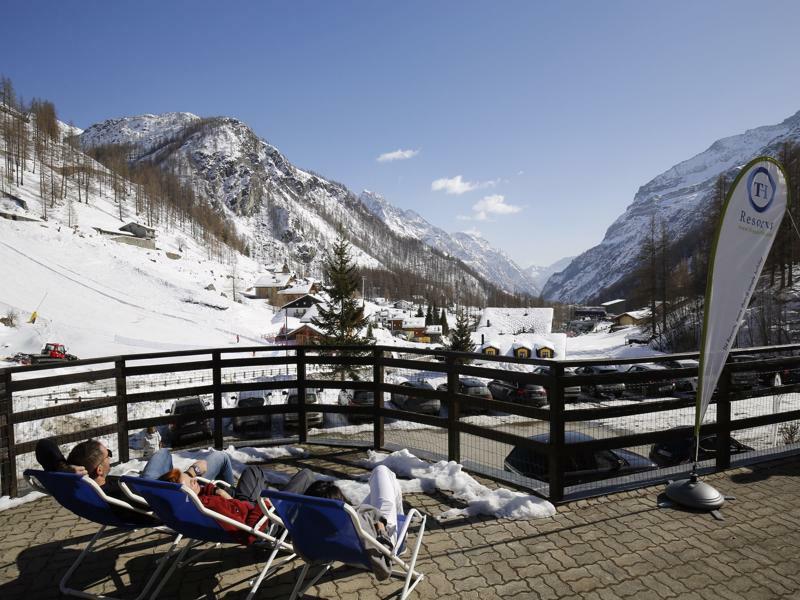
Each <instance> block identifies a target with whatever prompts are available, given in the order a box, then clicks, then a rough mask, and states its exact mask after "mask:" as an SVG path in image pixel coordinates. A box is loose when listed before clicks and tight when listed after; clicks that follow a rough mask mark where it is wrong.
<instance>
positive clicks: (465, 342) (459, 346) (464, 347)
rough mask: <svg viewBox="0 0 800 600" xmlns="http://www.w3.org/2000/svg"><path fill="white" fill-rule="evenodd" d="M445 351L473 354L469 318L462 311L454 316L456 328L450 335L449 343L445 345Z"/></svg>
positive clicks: (473, 347)
mask: <svg viewBox="0 0 800 600" xmlns="http://www.w3.org/2000/svg"><path fill="white" fill-rule="evenodd" d="M447 349H448V350H452V351H453V352H475V344H473V343H472V332H471V331H470V327H469V318H467V313H466V312H465V311H464V310H463V309H460V310H459V311H458V314H457V315H456V326H455V328H454V329H453V331H452V332H451V333H450V343H449V344H447Z"/></svg>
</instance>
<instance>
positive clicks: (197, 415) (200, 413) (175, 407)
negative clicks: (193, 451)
mask: <svg viewBox="0 0 800 600" xmlns="http://www.w3.org/2000/svg"><path fill="white" fill-rule="evenodd" d="M205 412H206V403H205V402H203V400H202V399H201V398H200V396H192V397H190V398H178V399H177V400H175V401H174V402H173V403H172V407H171V408H168V409H167V410H166V413H167V414H172V415H174V416H176V417H177V420H176V422H175V423H170V426H169V428H170V431H171V433H172V444H173V445H175V446H177V445H178V444H180V443H181V440H183V439H185V438H186V437H187V436H195V435H196V436H200V437H201V438H202V439H208V438H210V437H212V432H211V419H209V418H207V417H206V416H205Z"/></svg>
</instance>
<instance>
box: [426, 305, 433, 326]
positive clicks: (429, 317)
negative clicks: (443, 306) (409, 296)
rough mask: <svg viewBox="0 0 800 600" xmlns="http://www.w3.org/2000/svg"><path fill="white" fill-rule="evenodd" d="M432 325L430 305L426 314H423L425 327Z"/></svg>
mask: <svg viewBox="0 0 800 600" xmlns="http://www.w3.org/2000/svg"><path fill="white" fill-rule="evenodd" d="M428 325H433V313H432V312H431V305H430V304H428V312H427V313H425V326H426V327H427V326H428Z"/></svg>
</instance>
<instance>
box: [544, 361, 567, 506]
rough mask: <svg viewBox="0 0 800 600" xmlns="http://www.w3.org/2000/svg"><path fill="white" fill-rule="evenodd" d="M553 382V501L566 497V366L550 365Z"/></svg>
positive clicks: (550, 453)
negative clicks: (564, 380) (564, 383)
mask: <svg viewBox="0 0 800 600" xmlns="http://www.w3.org/2000/svg"><path fill="white" fill-rule="evenodd" d="M550 372H551V374H552V382H551V383H550V389H549V390H548V394H549V402H550V444H549V446H550V447H549V448H548V453H547V456H548V465H547V471H548V486H549V488H550V493H549V494H548V497H549V499H550V501H552V502H561V500H563V499H564V393H563V390H564V386H563V384H562V382H563V379H564V367H563V365H561V364H559V363H555V364H554V365H552V366H551V367H550Z"/></svg>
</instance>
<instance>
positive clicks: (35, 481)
mask: <svg viewBox="0 0 800 600" xmlns="http://www.w3.org/2000/svg"><path fill="white" fill-rule="evenodd" d="M23 475H24V476H25V479H26V480H28V482H29V483H30V484H31V485H32V486H33V487H34V488H35V489H39V490H41V491H43V492H45V493H47V494H49V495H50V496H52V497H53V498H54V499H55V500H56V502H58V503H59V504H60V505H61V506H63V507H64V508H66V509H67V510H69V511H70V512H72V513H74V514H76V515H78V516H79V517H82V518H84V519H86V520H88V521H92V522H94V523H97V524H99V525H101V527H100V530H99V531H98V532H97V533H96V534H95V535H94V537H93V538H92V539H91V541H90V542H89V543H88V544H87V545H86V547H85V548H84V549H83V551H82V552H81V553H80V555H79V556H78V558H77V559H76V560H75V562H74V563H73V564H72V565H71V566H70V568H69V569H68V570H67V572H66V573H65V574H64V577H63V578H62V579H61V582H60V584H59V588H60V590H61V593H63V594H65V595H69V596H78V597H80V598H92V599H97V598H110V597H109V596H105V595H98V594H92V593H89V592H86V591H83V590H77V589H74V588H70V587H69V580H70V579H71V577H72V576H73V575H74V573H75V572H76V571H77V570H78V567H79V566H80V564H81V563H82V562H83V560H84V559H85V558H86V556H87V555H88V554H89V553H90V552H91V551H92V550H93V549H94V548H95V546H96V544H97V543H98V541H99V540H100V539H101V537H102V535H103V534H104V532H105V531H106V528H108V527H112V528H115V529H116V530H119V529H121V530H123V532H125V533H126V534H128V533H129V532H131V531H134V530H137V529H144V528H151V529H154V530H156V531H158V532H159V533H166V534H168V535H170V536H175V537H174V539H173V541H172V544H171V545H170V547H169V549H168V550H167V552H166V553H165V554H164V555H162V556H161V557H160V558H159V559H158V567H157V568H156V569H155V571H154V572H153V574H152V575H151V576H150V578H149V579H148V581H147V582H146V583H145V585H144V587H143V589H142V590H141V592H140V593H139V595H138V596H137V597H136V598H137V600H141V599H142V598H144V597H145V596H146V595H147V593H148V592H149V591H150V588H151V587H152V586H153V585H154V584H155V583H156V581H157V580H158V577H159V575H160V574H161V571H162V570H163V568H164V566H166V564H167V562H169V559H170V558H171V557H172V555H173V553H174V552H175V551H176V549H177V547H178V545H179V544H180V541H181V537H182V536H181V535H180V534H178V535H175V533H174V532H172V531H168V530H166V529H165V528H163V527H160V526H158V525H159V524H158V523H157V522H156V521H154V525H152V526H149V527H148V526H147V525H143V524H142V523H141V521H136V520H135V518H136V517H139V516H140V515H142V514H151V513H149V512H148V511H143V510H141V509H138V508H135V507H133V506H131V505H130V504H128V503H127V502H124V501H122V500H119V499H117V498H112V497H110V496H107V495H106V494H105V493H104V492H103V490H102V488H101V487H100V486H99V485H98V484H97V483H96V482H94V481H93V480H92V479H90V478H89V477H87V476H81V475H76V474H74V473H62V472H53V471H39V470H36V469H27V470H25V471H24V473H23ZM115 509H116V510H115ZM126 512H129V513H130V514H131V517H132V520H126V519H125V517H124V515H125V513H126ZM112 533H119V532H118V531H112Z"/></svg>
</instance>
